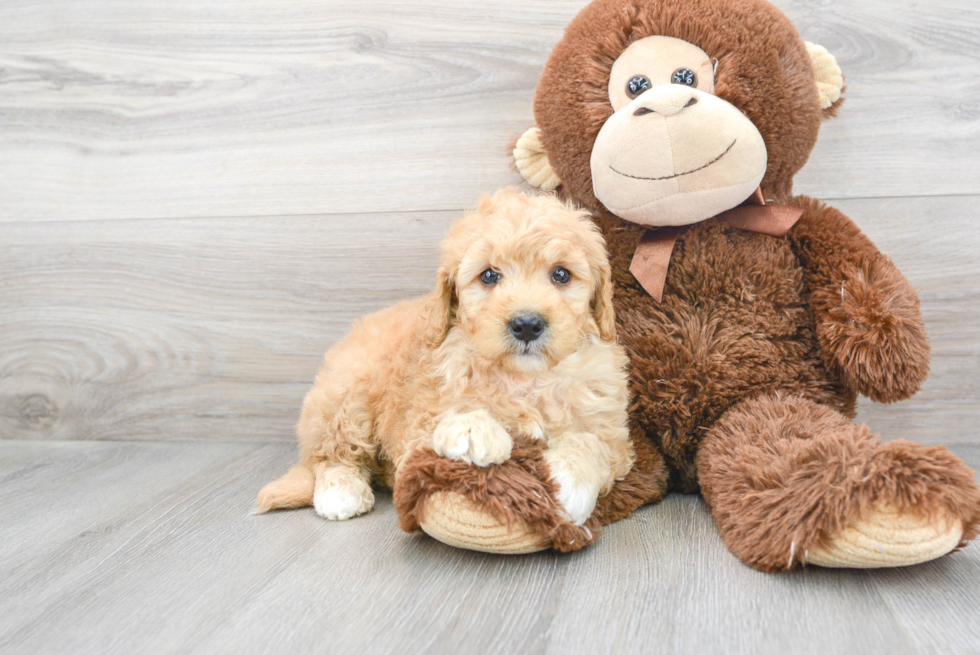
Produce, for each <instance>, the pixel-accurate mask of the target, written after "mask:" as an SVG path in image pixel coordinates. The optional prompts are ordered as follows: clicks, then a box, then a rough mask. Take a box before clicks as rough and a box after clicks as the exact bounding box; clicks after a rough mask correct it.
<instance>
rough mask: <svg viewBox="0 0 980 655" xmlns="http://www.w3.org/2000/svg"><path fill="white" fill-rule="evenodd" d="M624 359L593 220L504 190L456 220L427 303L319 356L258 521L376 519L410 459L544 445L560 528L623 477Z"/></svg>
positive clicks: (391, 313)
mask: <svg viewBox="0 0 980 655" xmlns="http://www.w3.org/2000/svg"><path fill="white" fill-rule="evenodd" d="M626 365H627V359H626V355H625V353H624V351H623V349H622V348H621V347H620V346H619V345H617V344H616V343H615V316H614V314H613V307H612V287H611V285H610V270H609V263H608V261H607V258H606V252H605V246H604V243H603V239H602V237H601V235H600V234H599V232H598V230H597V229H596V228H595V226H594V225H593V223H592V221H591V219H590V218H589V215H588V213H586V212H582V211H576V210H573V209H571V208H569V207H567V206H565V205H564V204H562V203H561V202H560V201H558V200H557V199H556V198H554V197H551V196H527V195H523V194H520V193H518V192H517V191H516V190H515V189H503V190H501V191H498V192H497V193H496V194H494V195H493V196H492V197H485V198H483V199H482V200H481V202H480V204H479V207H478V208H477V210H476V211H475V212H472V213H469V214H467V215H466V216H464V217H463V218H462V219H460V220H458V221H457V222H456V223H455V224H454V225H453V226H452V228H451V229H450V231H449V234H448V236H447V237H446V239H445V241H444V242H443V244H442V261H441V266H440V268H439V272H438V275H437V281H436V288H435V290H434V291H432V292H431V293H429V294H428V295H426V296H423V297H421V298H416V299H414V300H407V301H404V302H402V303H400V304H398V305H395V306H394V307H390V308H388V309H385V310H382V311H380V312H378V313H376V314H372V315H370V316H367V317H365V318H364V319H362V320H361V321H359V322H358V323H356V324H355V325H354V327H353V329H352V330H351V332H350V334H349V335H348V336H347V337H346V338H345V339H344V340H343V341H341V342H340V343H338V344H337V345H335V346H334V347H333V348H332V349H331V350H330V351H329V352H327V354H326V356H325V360H324V364H323V368H322V369H321V370H320V372H319V374H318V375H317V377H316V382H315V383H314V385H313V388H312V389H311V390H310V392H309V394H307V396H306V399H305V401H304V403H303V411H302V415H301V418H300V421H299V425H298V426H297V433H298V436H299V450H300V463H299V464H297V465H296V466H294V467H293V468H292V469H291V470H290V471H289V472H288V473H286V475H284V476H283V477H282V478H280V479H279V480H277V481H275V482H272V483H271V484H269V485H267V486H266V487H265V488H263V489H262V490H261V491H260V492H259V495H258V507H257V510H256V511H258V512H265V511H268V510H270V509H276V508H285V507H301V506H305V505H309V504H311V503H312V505H313V507H314V508H315V509H316V512H317V513H318V514H319V515H320V516H323V517H325V518H328V519H335V520H337V519H347V518H350V517H352V516H357V515H358V514H363V513H365V512H367V511H369V510H370V509H371V508H372V507H373V505H374V494H373V493H372V491H371V483H372V481H373V482H375V483H378V484H382V485H384V486H387V487H389V488H390V487H393V486H394V482H395V479H396V478H397V475H398V470H399V467H400V466H401V464H402V462H404V461H405V459H406V458H407V456H408V455H409V454H410V453H411V452H412V451H413V450H414V449H416V448H423V447H430V448H432V449H434V450H435V452H436V453H437V454H439V455H440V456H443V457H448V458H452V459H459V460H464V461H466V462H469V463H472V464H475V465H477V466H490V465H492V464H499V463H501V462H503V461H505V460H506V459H507V458H508V457H509V456H510V453H511V447H512V445H513V440H512V436H516V435H524V436H527V437H530V438H533V439H541V440H544V442H545V444H546V447H547V449H546V451H545V457H546V459H547V462H548V464H549V466H550V468H551V474H552V478H553V480H554V481H555V482H556V483H557V484H558V486H559V498H558V500H559V501H560V502H561V503H562V505H563V506H564V508H565V511H566V512H567V514H568V517H569V519H570V520H571V521H572V522H574V523H577V524H582V523H583V522H584V521H585V520H586V519H587V518H588V517H589V516H590V515H591V514H592V510H593V508H594V507H595V503H596V500H597V498H598V496H599V495H601V494H605V493H607V492H608V491H609V490H610V489H611V488H612V485H613V483H614V482H615V481H616V480H617V479H621V478H622V477H623V476H625V475H626V473H627V472H628V471H629V468H630V466H631V465H632V462H633V445H632V442H631V441H630V438H629V431H628V429H627V402H628V391H627V376H626Z"/></svg>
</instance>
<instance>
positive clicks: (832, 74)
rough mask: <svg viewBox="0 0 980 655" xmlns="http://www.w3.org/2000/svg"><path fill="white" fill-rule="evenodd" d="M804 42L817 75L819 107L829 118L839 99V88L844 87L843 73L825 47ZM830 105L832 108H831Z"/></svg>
mask: <svg viewBox="0 0 980 655" xmlns="http://www.w3.org/2000/svg"><path fill="white" fill-rule="evenodd" d="M805 43H806V50H807V52H809V53H810V61H811V62H812V63H813V72H814V73H816V77H817V94H818V95H819V96H820V108H821V109H823V110H824V117H825V118H829V117H830V116H833V115H834V114H833V111H834V109H836V107H834V105H835V103H838V101H839V100H840V97H841V90H843V88H844V74H843V73H842V72H841V69H840V66H838V65H837V59H835V58H834V56H833V55H832V54H830V53H829V52H827V48H825V47H823V46H822V45H818V44H816V43H810V42H809V41H806V42H805ZM838 104H839V103H838ZM832 107H833V108H834V109H831V108H832ZM827 110H830V111H827Z"/></svg>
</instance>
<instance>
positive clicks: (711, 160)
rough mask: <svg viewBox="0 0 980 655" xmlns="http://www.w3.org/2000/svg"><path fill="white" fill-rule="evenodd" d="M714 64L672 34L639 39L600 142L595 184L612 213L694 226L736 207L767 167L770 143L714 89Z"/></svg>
mask: <svg viewBox="0 0 980 655" xmlns="http://www.w3.org/2000/svg"><path fill="white" fill-rule="evenodd" d="M713 67H714V63H713V62H712V60H711V58H710V57H708V55H707V54H706V53H705V52H704V51H702V50H701V49H700V48H698V47H697V46H694V45H692V44H690V43H688V42H686V41H683V40H681V39H675V38H672V37H667V36H650V37H646V38H643V39H640V40H638V41H636V42H634V43H633V44H632V45H630V46H629V47H628V48H626V50H624V51H623V53H622V54H621V55H620V56H619V57H618V58H617V59H616V61H615V63H614V64H613V67H612V71H611V74H610V78H609V101H610V103H611V104H612V107H613V110H614V113H613V115H612V116H610V117H609V119H608V120H607V121H606V122H605V123H604V124H603V126H602V129H601V130H600V131H599V134H598V136H597V138H596V141H595V145H594V146H593V149H592V156H591V168H592V186H593V189H594V192H595V196H596V198H598V200H599V201H600V202H601V203H602V204H603V205H605V206H606V208H607V209H609V210H610V211H611V212H612V213H614V214H616V215H617V216H620V217H621V218H625V219H626V220H628V221H631V222H633V223H639V224H641V225H650V226H660V225H688V224H690V223H696V222H698V221H702V220H704V219H706V218H710V217H711V216H715V215H716V214H719V213H721V212H723V211H725V210H726V209H731V208H732V207H735V206H736V205H738V204H739V203H741V202H742V201H744V200H745V199H746V198H748V197H749V196H750V195H752V192H753V191H755V189H756V188H757V187H758V186H759V183H760V182H761V181H762V178H763V176H764V175H765V172H766V161H767V153H766V145H765V141H764V140H763V138H762V135H761V134H760V133H759V130H758V129H756V127H755V125H754V124H753V123H752V121H750V120H749V119H748V118H747V117H746V116H745V115H744V114H743V113H742V112H741V111H739V110H738V109H737V108H736V107H735V106H733V105H732V104H730V103H728V102H726V101H725V100H723V99H721V98H719V97H717V96H715V95H713V91H714V76H713Z"/></svg>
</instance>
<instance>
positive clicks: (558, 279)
mask: <svg viewBox="0 0 980 655" xmlns="http://www.w3.org/2000/svg"><path fill="white" fill-rule="evenodd" d="M571 280H572V274H571V273H569V272H568V271H567V270H565V269H564V268H562V267H561V266H559V267H558V268H556V269H555V272H554V273H552V274H551V281H552V282H554V283H555V284H568V283H569V282H571Z"/></svg>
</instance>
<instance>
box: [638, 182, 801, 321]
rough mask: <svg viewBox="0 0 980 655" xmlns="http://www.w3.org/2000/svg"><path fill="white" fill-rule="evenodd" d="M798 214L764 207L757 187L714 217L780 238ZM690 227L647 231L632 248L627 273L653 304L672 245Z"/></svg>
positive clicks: (661, 286)
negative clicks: (743, 199)
mask: <svg viewBox="0 0 980 655" xmlns="http://www.w3.org/2000/svg"><path fill="white" fill-rule="evenodd" d="M802 215H803V209H802V208H801V207H791V206H789V205H767V204H766V200H765V198H764V197H763V196H762V188H761V187H760V188H758V189H756V190H755V193H753V194H752V197H751V198H749V199H748V200H746V201H745V202H744V203H742V204H741V205H739V206H738V207H735V208H734V209H729V210H728V211H725V212H722V213H720V214H718V215H717V216H715V220H716V221H721V222H723V223H727V224H729V225H731V226H732V227H734V228H738V229H739V230H745V231H746V232H758V233H760V234H768V235H769V236H771V237H784V236H786V233H787V232H789V229H790V228H791V227H793V226H794V225H796V222H797V221H798V220H800V216H802ZM690 227H691V226H690V225H681V226H678V227H672V226H669V227H660V228H656V229H653V230H647V232H646V234H644V235H643V238H642V239H641V240H640V243H639V245H637V246H636V252H635V253H633V261H631V262H630V273H632V274H633V277H635V278H636V279H637V281H638V282H639V283H640V284H641V285H642V286H643V288H644V289H646V290H647V293H649V294H650V295H651V296H653V297H654V298H655V299H656V301H657V302H660V301H661V300H662V299H663V294H664V282H665V281H666V280H667V267H668V266H669V265H670V255H671V253H672V252H673V251H674V242H675V241H677V237H679V236H680V235H681V234H683V233H684V232H685V231H687V229H688V228H690Z"/></svg>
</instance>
